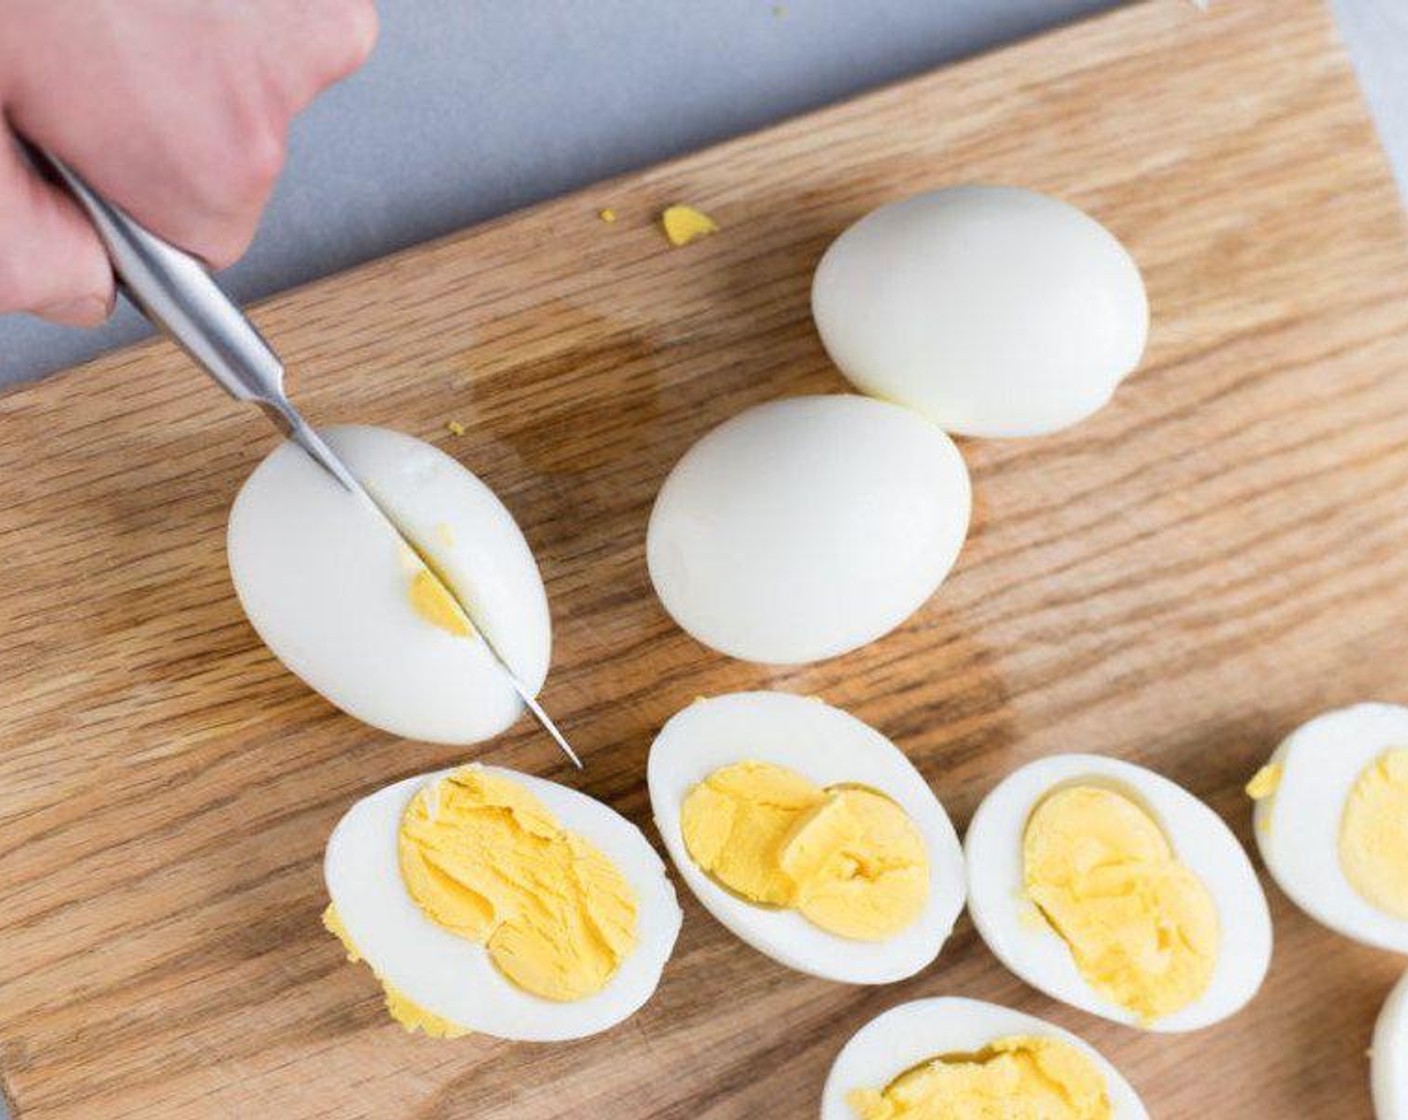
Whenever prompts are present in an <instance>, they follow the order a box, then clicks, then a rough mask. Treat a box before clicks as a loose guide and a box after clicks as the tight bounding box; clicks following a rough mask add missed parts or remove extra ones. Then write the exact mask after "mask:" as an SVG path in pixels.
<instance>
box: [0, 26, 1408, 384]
mask: <svg viewBox="0 0 1408 1120" xmlns="http://www.w3.org/2000/svg"><path fill="white" fill-rule="evenodd" d="M781 2H782V4H783V5H784V6H783V9H782V14H781V15H778V14H777V13H776V11H775V7H776V5H775V4H774V3H773V2H771V0H674V2H671V3H660V2H659V0H655V2H649V0H507V2H504V0H499V2H497V3H495V2H490V0H381V2H380V5H379V6H380V11H381V18H382V36H381V42H380V44H379V45H378V47H377V50H376V53H375V55H374V56H373V58H372V60H371V62H370V63H369V64H368V65H367V67H366V68H365V69H364V70H363V71H362V72H360V73H359V74H357V75H356V76H355V77H353V78H352V79H351V80H349V81H348V82H346V83H344V84H343V85H341V86H338V87H337V88H335V89H333V90H332V91H330V92H329V93H328V94H327V95H326V96H324V97H323V98H322V99H320V100H319V101H318V102H317V103H315V104H314V105H313V107H312V108H311V109H309V110H308V112H307V113H305V114H304V115H303V116H302V117H301V118H300V119H299V120H298V121H297V122H296V124H295V128H294V132H293V136H292V140H291V150H290V155H289V161H288V169H287V171H286V173H285V174H284V177H283V178H282V180H281V181H280V183H279V186H278V189H277V191H276V192H275V195H274V198H273V201H272V203H271V205H270V207H269V210H268V212H267V214H266V216H265V219H264V224H263V226H262V228H261V230H260V234H259V237H258V239H257V240H256V242H255V244H254V247H253V249H252V250H251V251H250V253H249V255H248V256H247V257H246V258H245V259H244V260H243V261H241V262H240V263H239V264H238V265H236V266H235V267H234V268H232V269H230V270H229V271H228V272H227V273H226V274H225V280H226V283H227V286H228V287H229V289H230V290H231V291H232V292H233V293H234V294H235V295H236V296H237V297H238V298H239V299H241V300H247V299H252V298H255V297H257V296H261V295H264V294H266V293H269V292H272V291H277V290H279V289H280V288H286V287H288V286H290V285H292V284H296V283H301V282H303V281H306V280H311V279H313V278H314V277H317V276H322V275H325V274H327V273H329V272H335V271H337V270H338V269H342V268H346V267H347V266H349V265H352V264H356V263H357V262H359V261H363V260H366V259H368V258H370V257H375V256H379V255H381V254H383V253H386V252H389V251H391V250H393V249H399V248H401V247H403V246H406V245H411V244H414V243H415V242H418V241H423V240H425V239H426V238H429V237H434V236H436V235H438V234H442V233H446V232H449V231H450V230H454V229H458V228H460V227H462V226H465V225H469V224H472V223H474V222H479V221H482V220H484V219H485V218H489V217H492V216H494V215H497V214H502V213H505V212H506V211H509V210H513V209H516V208H518V207H520V206H524V205H526V204H528V203H531V202H535V201H538V200H539V199H543V198H547V197H550V196H552V195H556V194H560V193H562V192H564V191H567V190H569V189H571V188H573V187H577V186H581V185H583V184H586V183H590V182H592V181H594V180H596V179H600V178H603V177H605V176H608V175H614V174H616V173H618V172H621V171H626V170H629V169H631V168H635V167H641V166H644V165H647V164H651V163H655V162H657V161H659V160H661V159H663V158H665V157H668V156H672V155H676V154H678V153H680V152H685V151H689V150H691V149H694V148H698V147H700V146H702V145H705V144H708V143H710V142H711V141H715V140H718V139H721V138H723V137H726V136H732V135H735V134H737V133H740V132H746V131H749V130H751V129H755V128H758V127H759V126H761V125H764V124H767V123H769V122H771V121H775V120H778V119H780V118H783V117H787V116H791V115H793V114H796V113H799V112H802V111H804V110H806V109H809V108H812V107H814V106H817V105H822V104H825V103H827V102H830V101H835V100H838V99H840V98H843V97H845V96H847V95H848V94H852V93H855V92H857V91H860V90H863V89H866V88H869V87H871V86H874V85H877V84H879V83H882V82H885V81H889V80H892V79H894V78H897V77H901V76H903V75H907V74H914V73H918V72H920V71H924V70H927V69H930V68H932V67H934V66H937V65H939V64H941V63H943V62H946V61H948V60H951V59H954V58H958V57H961V56H963V55H968V54H972V53H974V52H976V51H979V50H982V49H984V48H986V47H989V46H992V45H994V44H997V43H1001V42H1004V41H1006V40H1010V39H1014V38H1018V37H1021V36H1023V35H1027V34H1030V33H1032V32H1035V31H1038V30H1041V29H1043V28H1046V27H1050V26H1053V25H1056V24H1060V23H1063V22H1065V21H1068V20H1070V19H1073V18H1076V17H1078V16H1081V15H1086V14H1090V13H1092V12H1096V11H1099V10H1101V9H1103V8H1109V7H1113V6H1115V5H1114V2H1113V0H781ZM1165 2H1167V3H1177V2H1179V0H1165ZM1215 2H1218V3H1236V2H1237V0H1215ZM1334 3H1335V7H1336V8H1337V10H1338V14H1339V16H1340V20H1341V27H1342V29H1343V32H1344V34H1345V36H1346V38H1347V39H1348V41H1349V43H1350V45H1351V48H1352V50H1353V52H1354V54H1355V58H1356V62H1357V64H1358V66H1359V70H1360V74H1361V77H1362V78H1363V81H1364V85H1365V90H1366V93H1367V94H1368V95H1369V99H1370V103H1371V105H1372V107H1373V109H1374V110H1375V113H1376V116H1377V118H1378V121H1379V124H1380V129H1381V132H1382V134H1383V136H1384V138H1385V141H1386V143H1387V144H1388V146H1389V147H1390V149H1391V150H1392V153H1393V155H1394V158H1395V164H1396V168H1397V171H1398V175H1399V181H1400V183H1402V184H1408V0H1334ZM1266 32H1267V34H1268V35H1274V34H1275V33H1276V28H1275V25H1274V23H1269V24H1268V26H1267V29H1266ZM1209 96H1216V91H1215V90H1211V91H1209ZM143 333H144V328H143V324H142V323H140V322H139V321H138V319H137V316H136V315H135V314H133V313H132V311H131V309H130V308H123V309H122V310H121V311H120V312H119V313H118V315H117V317H116V319H115V321H113V322H112V323H110V324H109V325H108V326H107V327H105V328H104V329H102V330H100V331H77V330H70V329H65V328H60V327H54V326H50V325H48V324H45V323H41V322H39V321H38V320H36V319H33V318H30V317H28V316H9V317H0V384H3V383H5V382H10V381H18V380H22V379H25V378H29V377H35V376H38V375H40V374H42V373H44V372H47V371H49V370H52V369H58V368H62V367H64V366H68V365H71V364H73V363H74V362H77V361H80V360H82V359H84V358H87V357H90V356H92V355H93V354H95V353H97V352H99V351H101V350H104V349H108V348H110V347H112V346H114V345H116V344H118V343H121V342H125V341H129V340H131V339H133V338H137V337H139V336H140V335H141V334H143Z"/></svg>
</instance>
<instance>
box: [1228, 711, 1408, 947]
mask: <svg viewBox="0 0 1408 1120" xmlns="http://www.w3.org/2000/svg"><path fill="white" fill-rule="evenodd" d="M1247 789H1248V793H1249V794H1250V795H1251V796H1252V798H1253V799H1254V800H1255V801H1256V809H1255V829H1254V831H1255V835H1256V842H1257V846H1258V847H1259V848H1260V849H1261V856H1262V859H1264V860H1265V861H1266V868H1267V870H1268V871H1270V872H1271V875H1272V877H1273V878H1274V879H1275V880H1276V882H1277V884H1278V885H1279V886H1280V887H1281V889H1282V890H1283V891H1285V892H1286V894H1287V895H1289V896H1290V898H1291V901H1292V902H1294V903H1295V904H1296V905H1297V906H1299V907H1300V908H1301V909H1302V910H1304V911H1305V912H1306V913H1307V914H1309V915H1310V916H1311V917H1312V918H1314V919H1315V920H1316V921H1318V922H1321V923H1323V924H1324V925H1327V926H1329V927H1330V928H1331V929H1333V930H1336V931H1337V932H1339V933H1341V934H1343V935H1344V936H1346V937H1351V938H1353V939H1354V940H1356V941H1361V942H1363V943H1364V944H1366V945H1373V946H1376V947H1378V948H1380V949H1389V950H1392V951H1394V952H1397V953H1408V708H1403V707H1400V706H1398V705H1396V704H1357V705H1354V706H1353V707H1349V708H1340V709H1338V710H1336V711H1332V712H1326V713H1325V714H1324V715H1321V716H1317V717H1316V718H1315V719H1313V720H1311V721H1310V722H1309V723H1306V724H1303V725H1302V726H1301V727H1299V728H1297V729H1296V730H1295V731H1293V732H1291V734H1290V735H1288V736H1287V737H1286V739H1285V740H1284V741H1283V742H1282V743H1281V745H1280V746H1278V747H1277V748H1276V750H1275V752H1274V753H1273V754H1272V755H1271V758H1270V760H1269V761H1268V762H1267V764H1266V766H1265V767H1263V768H1262V770H1261V771H1260V772H1259V773H1258V774H1257V775H1256V776H1255V777H1254V778H1253V779H1252V781H1251V782H1250V783H1249V784H1248V787H1247Z"/></svg>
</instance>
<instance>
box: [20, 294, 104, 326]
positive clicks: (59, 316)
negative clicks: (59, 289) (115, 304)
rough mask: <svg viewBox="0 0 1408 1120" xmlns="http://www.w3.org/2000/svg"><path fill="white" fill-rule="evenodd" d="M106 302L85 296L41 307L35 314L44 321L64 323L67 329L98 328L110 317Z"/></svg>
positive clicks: (95, 297)
mask: <svg viewBox="0 0 1408 1120" xmlns="http://www.w3.org/2000/svg"><path fill="white" fill-rule="evenodd" d="M108 310H109V308H108V304H107V301H106V300H102V299H99V298H98V297H97V296H84V297H83V298H82V299H71V300H65V301H63V302H62V303H51V304H49V305H48V306H46V307H41V308H39V309H38V310H37V311H35V314H36V315H38V316H39V317H40V318H42V319H49V320H51V321H52V322H55V323H62V324H63V325H64V326H66V327H97V326H101V325H102V323H103V322H104V320H106V319H107V317H108Z"/></svg>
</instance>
